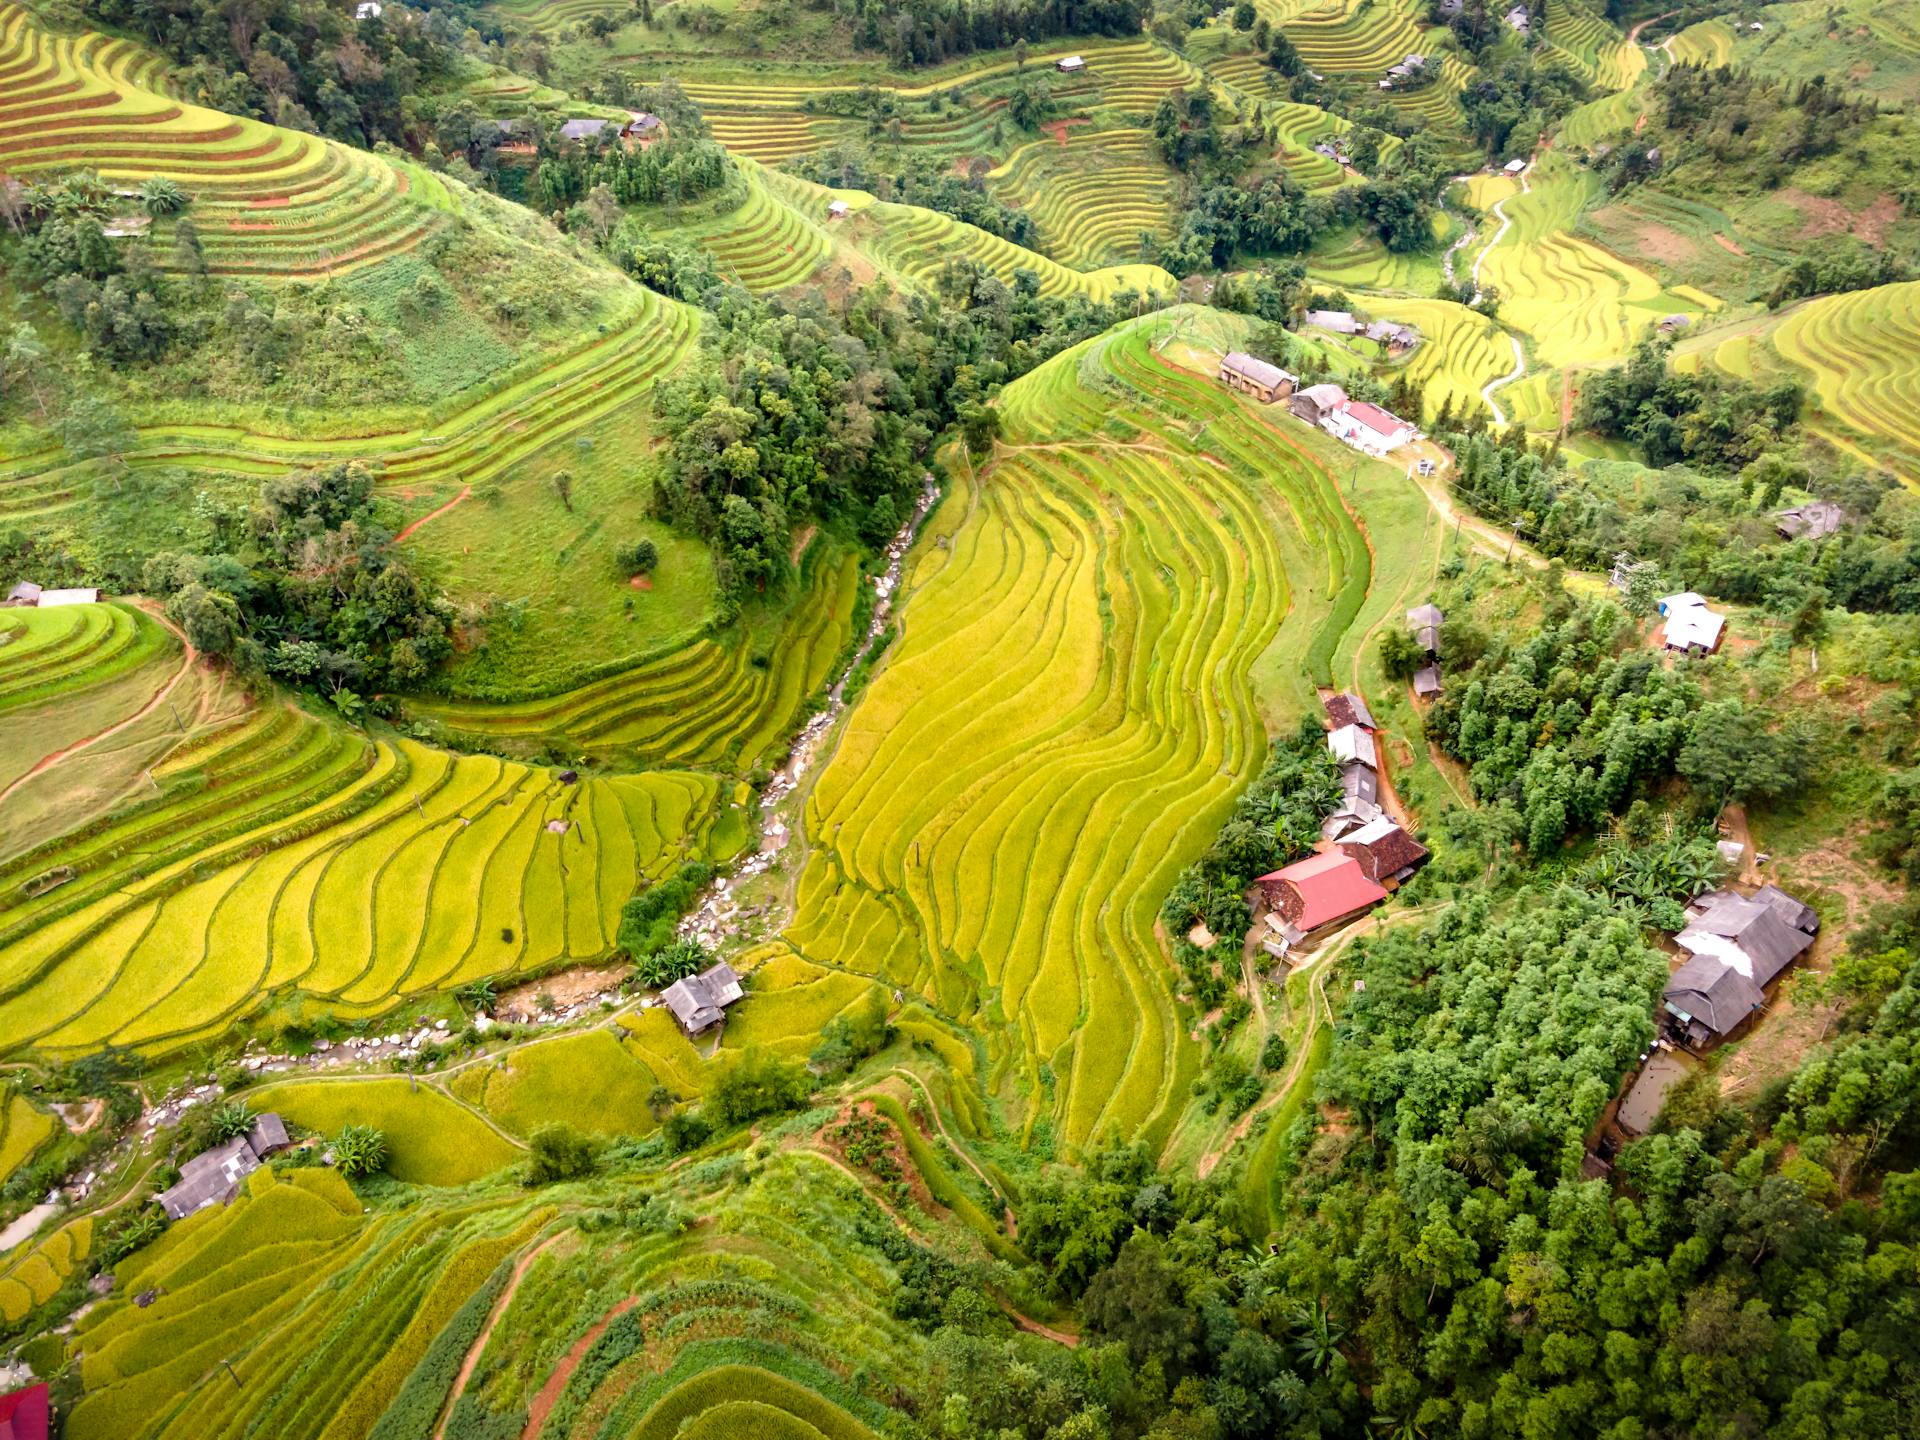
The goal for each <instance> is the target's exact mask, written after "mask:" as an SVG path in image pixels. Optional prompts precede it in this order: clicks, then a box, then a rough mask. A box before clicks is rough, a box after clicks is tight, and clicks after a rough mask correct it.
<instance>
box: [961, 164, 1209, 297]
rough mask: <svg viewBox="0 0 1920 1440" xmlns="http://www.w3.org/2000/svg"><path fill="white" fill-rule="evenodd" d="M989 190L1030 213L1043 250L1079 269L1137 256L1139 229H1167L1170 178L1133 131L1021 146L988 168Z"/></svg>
mask: <svg viewBox="0 0 1920 1440" xmlns="http://www.w3.org/2000/svg"><path fill="white" fill-rule="evenodd" d="M987 188H988V189H989V190H991V191H992V192H993V193H994V194H995V195H996V196H998V197H999V198H1000V199H1001V200H1002V201H1003V202H1004V203H1006V204H1008V205H1016V206H1019V207H1020V208H1021V209H1023V210H1026V211H1027V212H1028V213H1029V214H1031V215H1032V216H1033V218H1034V220H1035V221H1036V222H1037V223H1038V225H1039V227H1040V246H1041V248H1042V249H1043V250H1045V251H1046V253H1047V254H1048V255H1050V256H1052V257H1053V258H1054V259H1055V260H1058V261H1059V262H1060V263H1061V264H1063V265H1066V266H1069V267H1071V268H1073V269H1077V270H1091V269H1095V268H1098V267H1100V266H1102V265H1106V264H1109V263H1112V262H1116V261H1120V262H1125V261H1131V260H1136V259H1138V258H1139V253H1140V237H1141V236H1142V235H1143V234H1147V235H1154V236H1166V235H1168V234H1169V233H1171V230H1172V224H1173V217H1172V214H1171V210H1170V206H1171V201H1172V195H1173V181H1172V176H1171V174H1170V173H1169V172H1168V170H1167V169H1166V167H1165V166H1163V165H1162V164H1160V162H1159V161H1158V160H1156V159H1155V158H1154V157H1153V155H1152V153H1151V152H1150V151H1149V150H1148V148H1147V142H1146V138H1145V136H1144V135H1143V134H1142V133H1141V132H1140V131H1137V130H1107V131H1078V130H1076V131H1072V132H1069V134H1068V137H1067V143H1066V144H1065V145H1062V144H1060V143H1059V142H1058V141H1056V140H1052V139H1047V140H1035V141H1033V142H1031V143H1029V144H1026V145H1022V146H1021V147H1020V148H1019V149H1018V150H1015V151H1014V152H1013V154H1012V155H1011V156H1009V157H1008V159H1007V162H1006V164H1004V165H1002V166H1000V167H999V168H998V169H996V170H993V171H990V172H989V173H988V175H987Z"/></svg>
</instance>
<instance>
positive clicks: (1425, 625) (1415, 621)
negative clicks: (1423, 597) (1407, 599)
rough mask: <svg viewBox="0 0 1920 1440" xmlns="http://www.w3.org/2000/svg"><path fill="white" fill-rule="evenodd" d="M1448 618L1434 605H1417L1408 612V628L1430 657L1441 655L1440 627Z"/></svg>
mask: <svg viewBox="0 0 1920 1440" xmlns="http://www.w3.org/2000/svg"><path fill="white" fill-rule="evenodd" d="M1446 618H1447V617H1446V616H1444V615H1442V614H1441V613H1440V607H1439V606H1438V605H1433V604H1427V605H1416V606H1415V607H1414V608H1413V609H1411V610H1409V611H1407V628H1408V629H1409V630H1411V631H1413V638H1414V639H1416V640H1418V641H1419V642H1420V648H1421V649H1422V650H1425V651H1426V652H1427V653H1428V654H1429V655H1438V654H1439V653H1440V626H1441V625H1442V624H1443V623H1445V621H1446Z"/></svg>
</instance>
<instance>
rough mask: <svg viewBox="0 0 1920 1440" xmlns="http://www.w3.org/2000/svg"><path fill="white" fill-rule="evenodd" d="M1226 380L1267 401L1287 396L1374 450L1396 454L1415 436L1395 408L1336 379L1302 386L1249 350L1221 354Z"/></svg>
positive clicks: (1294, 408)
mask: <svg viewBox="0 0 1920 1440" xmlns="http://www.w3.org/2000/svg"><path fill="white" fill-rule="evenodd" d="M1349 318H1351V317H1349ZM1393 328H1394V329H1397V330H1402V331H1404V330H1406V329H1407V327H1404V326H1399V327H1393ZM1384 333H1386V332H1383V334H1384ZM1410 333H1411V332H1410ZM1417 339H1418V336H1417V334H1416V335H1414V340H1415V341H1417ZM1407 343H1413V342H1412V341H1409V342H1407ZM1389 346H1391V341H1389ZM1220 380H1221V382H1222V383H1223V384H1225V385H1226V386H1227V388H1228V389H1230V390H1237V391H1238V392H1240V393H1241V394H1242V395H1250V396H1252V397H1253V398H1254V399H1256V400H1258V401H1260V402H1261V403H1262V404H1263V405H1272V404H1275V403H1277V402H1279V401H1282V400H1284V401H1286V402H1287V408H1288V409H1289V410H1290V411H1291V412H1292V413H1293V414H1294V415H1295V416H1297V417H1298V418H1299V419H1302V420H1305V421H1306V422H1307V423H1308V424H1309V425H1318V426H1319V427H1320V428H1321V429H1322V430H1325V431H1326V432H1327V433H1328V434H1329V435H1331V436H1333V437H1334V438H1335V439H1336V440H1343V441H1345V442H1346V443H1347V444H1349V445H1351V446H1353V447H1354V449H1356V450H1363V451H1365V452H1366V453H1367V454H1369V455H1375V456H1380V455H1387V454H1390V453H1392V452H1393V451H1395V450H1398V449H1399V448H1400V447H1401V446H1402V445H1405V444H1407V443H1408V442H1409V441H1410V440H1412V439H1413V438H1414V434H1415V431H1414V428H1413V426H1411V425H1409V424H1408V423H1407V422H1406V421H1404V420H1402V419H1401V418H1400V417H1399V416H1398V415H1395V414H1393V413H1392V412H1391V411H1389V410H1383V409H1381V408H1380V406H1378V405H1372V404H1369V403H1367V402H1366V401H1364V400H1350V399H1348V398H1347V392H1346V391H1344V390H1342V389H1341V388H1340V387H1339V386H1338V385H1334V384H1331V383H1323V384H1320V385H1309V386H1307V387H1306V388H1305V389H1301V388H1300V377H1299V376H1297V375H1294V374H1292V373H1291V372H1289V371H1286V370H1282V369H1281V368H1280V367H1279V366H1278V365H1275V364H1273V363H1271V362H1270V361H1266V360H1261V359H1258V358H1256V357H1255V356H1252V355H1249V354H1247V353H1246V351H1244V350H1230V351H1228V352H1227V354H1226V355H1225V356H1224V357H1223V358H1222V359H1221V361H1220Z"/></svg>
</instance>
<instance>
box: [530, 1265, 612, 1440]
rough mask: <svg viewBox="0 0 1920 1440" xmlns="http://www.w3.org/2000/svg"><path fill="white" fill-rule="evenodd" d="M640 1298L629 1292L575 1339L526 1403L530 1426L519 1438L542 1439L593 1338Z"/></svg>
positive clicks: (604, 1330)
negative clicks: (538, 1391) (548, 1417)
mask: <svg viewBox="0 0 1920 1440" xmlns="http://www.w3.org/2000/svg"><path fill="white" fill-rule="evenodd" d="M638 1303H639V1302H638V1301H637V1300H635V1299H634V1297H633V1296H631V1295H629V1296H628V1297H627V1298H626V1299H624V1300H622V1301H621V1302H620V1303H619V1304H618V1305H616V1306H614V1307H613V1308H612V1309H611V1310H609V1311H607V1313H606V1314H604V1315H602V1316H601V1317H600V1318H599V1319H598V1320H596V1321H594V1323H593V1324H592V1325H591V1326H589V1327H588V1329H587V1333H586V1334H584V1335H582V1336H581V1337H580V1338H579V1339H578V1340H576V1341H574V1342H573V1348H572V1349H570V1350H569V1351H567V1353H566V1354H565V1355H564V1356H562V1357H561V1359H560V1363H559V1364H558V1365H556V1366H554V1367H553V1374H551V1375H549V1376H548V1377H547V1383H546V1384H544V1385H542V1386H541V1387H540V1393H539V1394H538V1395H535V1396H534V1397H533V1403H532V1404H531V1405H529V1406H528V1407H527V1428H526V1429H525V1430H522V1431H521V1432H520V1440H539V1437H540V1427H541V1426H543V1425H545V1424H546V1423H547V1416H548V1415H549V1414H551V1413H552V1412H553V1407H554V1406H555V1405H557V1404H559V1403H560V1397H561V1396H562V1395H563V1394H565V1393H566V1389H567V1382H568V1381H569V1380H571V1379H572V1378H573V1372H574V1371H575V1370H578V1369H579V1368H580V1362H581V1360H583V1359H585V1358H586V1354H587V1351H588V1350H589V1349H590V1348H591V1347H592V1345H593V1342H594V1341H596V1340H598V1339H599V1338H600V1337H601V1335H602V1334H604V1333H605V1332H606V1328H607V1326H609V1325H611V1324H612V1323H613V1322H614V1321H615V1320H618V1319H619V1318H620V1317H621V1316H622V1315H624V1314H626V1313H627V1311H629V1310H631V1309H632V1308H633V1307H634V1306H635V1305H636V1304H638Z"/></svg>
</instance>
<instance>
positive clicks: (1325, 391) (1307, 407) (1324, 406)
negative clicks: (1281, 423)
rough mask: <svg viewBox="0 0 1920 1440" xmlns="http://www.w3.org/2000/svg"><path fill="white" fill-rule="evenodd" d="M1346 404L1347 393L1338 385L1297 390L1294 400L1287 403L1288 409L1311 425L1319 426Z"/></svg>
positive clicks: (1310, 386) (1322, 385) (1321, 385)
mask: <svg viewBox="0 0 1920 1440" xmlns="http://www.w3.org/2000/svg"><path fill="white" fill-rule="evenodd" d="M1346 403H1347V392H1346V391H1344V390H1342V389H1341V388H1340V387H1339V386H1338V385H1331V384H1324V383H1323V384H1320V385H1309V386H1307V388H1306V389H1304V390H1296V391H1295V392H1294V393H1293V398H1292V399H1290V400H1289V401H1287V408H1288V409H1289V410H1291V411H1293V413H1294V414H1296V415H1298V416H1299V417H1300V418H1301V419H1302V420H1305V421H1307V422H1308V423H1309V424H1312V425H1318V424H1319V423H1320V422H1321V421H1322V420H1325V419H1326V418H1327V416H1329V415H1331V414H1333V412H1334V411H1336V410H1338V409H1339V408H1340V407H1341V406H1342V405H1344V404H1346Z"/></svg>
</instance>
